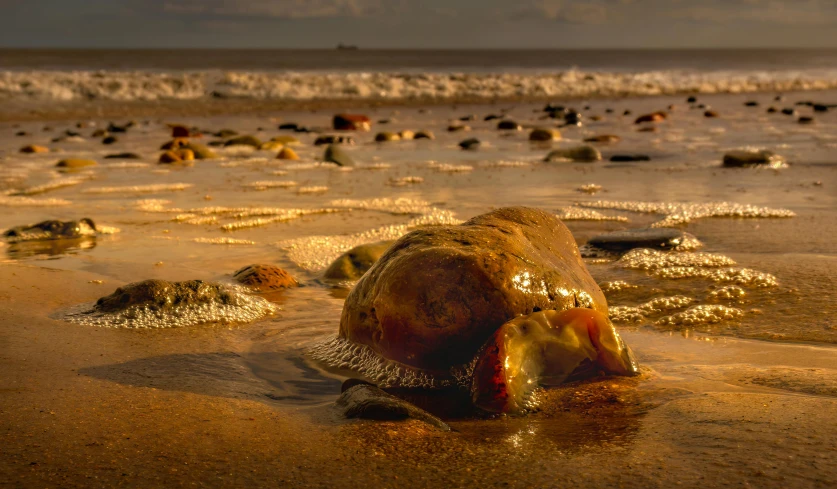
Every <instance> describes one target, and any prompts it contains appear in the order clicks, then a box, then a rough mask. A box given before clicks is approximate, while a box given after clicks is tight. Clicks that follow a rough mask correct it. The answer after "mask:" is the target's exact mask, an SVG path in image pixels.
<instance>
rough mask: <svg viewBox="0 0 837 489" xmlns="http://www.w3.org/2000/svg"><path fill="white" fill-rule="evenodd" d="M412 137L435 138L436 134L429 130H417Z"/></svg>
mask: <svg viewBox="0 0 837 489" xmlns="http://www.w3.org/2000/svg"><path fill="white" fill-rule="evenodd" d="M413 139H436V136H435V135H434V134H433V132H431V131H419V132H417V133H416V135H415V136H414V137H413Z"/></svg>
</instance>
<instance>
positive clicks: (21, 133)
mask: <svg viewBox="0 0 837 489" xmlns="http://www.w3.org/2000/svg"><path fill="white" fill-rule="evenodd" d="M15 136H17V137H21V138H22V137H26V136H31V134H29V133H28V132H26V131H18V132H16V133H15Z"/></svg>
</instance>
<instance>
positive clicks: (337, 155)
mask: <svg viewBox="0 0 837 489" xmlns="http://www.w3.org/2000/svg"><path fill="white" fill-rule="evenodd" d="M323 161H327V162H329V163H334V164H336V165H337V166H355V161H354V160H353V159H352V157H351V156H349V153H347V152H346V150H344V149H343V148H341V147H340V146H339V145H337V144H329V145H328V147H327V148H326V149H325V153H323Z"/></svg>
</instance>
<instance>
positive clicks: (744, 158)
mask: <svg viewBox="0 0 837 489" xmlns="http://www.w3.org/2000/svg"><path fill="white" fill-rule="evenodd" d="M784 161H785V160H784V158H782V157H781V156H780V155H777V154H775V153H773V152H772V151H766V150H755V151H750V150H736V151H730V152H728V153H726V154H724V160H723V166H725V167H727V168H740V167H748V166H759V165H772V164H781V163H784Z"/></svg>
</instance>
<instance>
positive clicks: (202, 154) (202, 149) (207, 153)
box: [182, 141, 218, 160]
mask: <svg viewBox="0 0 837 489" xmlns="http://www.w3.org/2000/svg"><path fill="white" fill-rule="evenodd" d="M182 149H187V150H189V151H191V152H192V154H193V155H194V157H195V159H198V160H210V159H212V158H217V157H218V155H216V154H215V152H214V151H212V150H211V149H209V148H208V147H206V146H204V145H202V144H200V143H196V142H194V141H189V142H188V143H186V145H185V146H183V148H182Z"/></svg>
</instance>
